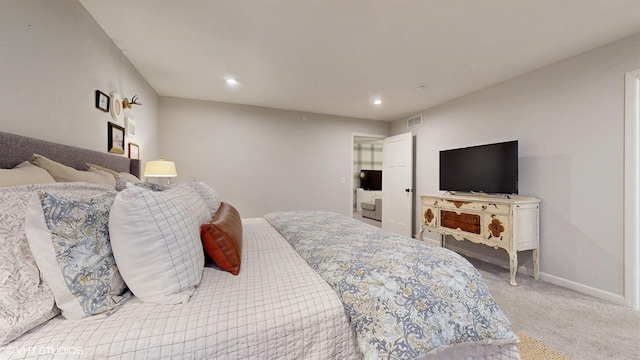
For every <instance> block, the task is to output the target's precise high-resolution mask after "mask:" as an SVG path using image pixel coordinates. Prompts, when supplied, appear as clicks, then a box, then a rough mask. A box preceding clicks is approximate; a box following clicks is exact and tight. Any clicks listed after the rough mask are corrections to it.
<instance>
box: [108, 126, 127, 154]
mask: <svg viewBox="0 0 640 360" xmlns="http://www.w3.org/2000/svg"><path fill="white" fill-rule="evenodd" d="M107 150H109V152H110V153H114V154H124V128H123V127H122V126H119V125H116V124H114V123H112V122H110V123H108V131H107Z"/></svg>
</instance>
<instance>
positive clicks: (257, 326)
mask: <svg viewBox="0 0 640 360" xmlns="http://www.w3.org/2000/svg"><path fill="white" fill-rule="evenodd" d="M34 153H36V154H40V155H43V156H45V157H47V158H50V159H51V160H55V161H57V162H60V163H63V164H67V165H69V166H71V167H73V168H75V169H77V170H86V169H87V165H86V164H87V163H90V164H96V166H97V167H100V166H103V167H105V168H108V169H111V170H113V171H115V172H116V174H118V173H123V172H127V173H130V174H134V175H136V176H139V169H140V164H139V162H138V161H130V160H129V159H126V158H124V157H120V156H115V155H110V154H103V153H99V152H94V151H89V150H83V149H78V148H74V147H69V146H66V145H61V144H53V143H49V142H46V141H41V140H37V139H30V138H26V137H22V136H18V135H13V134H8V133H3V132H0V169H13V168H15V167H16V166H17V165H20V164H21V163H23V161H25V160H29V159H32V156H33V154H34ZM0 176H2V173H0ZM116 178H117V176H116ZM200 184H201V186H204V184H202V183H200ZM116 185H118V184H116ZM128 186H129V188H125V189H124V190H122V189H121V190H122V191H121V192H118V191H116V190H115V188H114V187H113V186H111V185H105V184H87V183H59V182H57V183H47V182H45V183H41V184H24V185H17V186H11V187H6V188H0V211H3V212H4V213H0V251H2V252H5V254H4V260H5V262H8V263H10V262H11V261H13V260H11V257H10V256H7V254H6V249H7V248H10V247H12V246H13V247H15V248H16V249H18V250H14V252H13V254H19V255H16V257H20V256H22V257H23V258H25V259H26V260H25V261H31V262H32V263H33V264H32V265H33V267H38V268H35V270H34V268H31V269H30V270H29V271H26V270H25V271H26V272H24V274H26V275H24V274H23V276H22V277H24V279H22V278H21V277H20V276H18V277H16V276H13V277H12V279H11V280H1V279H0V281H4V283H2V284H3V287H4V289H3V290H1V291H0V307H1V308H0V317H1V318H0V331H3V333H0V343H2V344H3V345H1V346H0V358H8V359H25V358H56V359H57V358H60V359H76V358H81V359H164V358H184V359H214V358H215V359H249V358H251V359H362V358H364V359H377V358H389V359H409V358H416V359H487V360H489V359H496V360H497V359H519V355H518V351H517V348H516V344H517V342H518V339H517V337H516V336H515V334H514V333H513V332H511V330H510V329H509V322H508V320H507V318H506V317H505V315H504V314H503V313H502V311H501V310H500V309H499V307H498V305H497V304H496V303H495V301H494V300H493V298H492V297H491V295H490V294H489V292H488V289H487V287H486V284H484V281H483V280H482V277H481V276H480V274H479V273H478V272H477V271H476V270H475V269H474V268H473V267H472V266H471V265H470V264H469V263H468V262H467V261H466V260H464V259H463V258H462V257H460V256H458V255H457V254H455V253H453V252H450V251H448V250H446V249H442V248H437V247H431V246H429V245H426V244H425V243H423V242H420V241H417V240H413V239H408V238H403V237H401V236H397V235H393V234H389V233H386V232H384V231H381V230H379V229H377V228H375V227H372V226H369V225H367V224H364V223H360V222H357V221H356V220H353V219H350V218H347V217H344V216H341V215H338V214H333V213H326V212H316V211H295V212H278V213H272V214H268V215H265V216H264V217H262V218H251V219H242V220H241V231H242V237H241V262H240V263H241V268H240V270H239V272H238V274H237V276H234V275H232V274H230V273H229V272H228V271H224V266H223V265H220V266H218V265H216V264H213V265H208V266H206V267H203V263H204V258H203V257H202V256H203V255H202V249H193V248H191V249H190V250H189V251H191V252H193V253H194V254H198V255H193V256H191V257H190V258H188V259H185V260H184V261H182V262H181V263H179V264H178V263H176V264H174V265H171V266H170V267H171V268H172V269H173V268H179V267H185V269H186V270H185V271H189V267H190V266H191V267H192V268H194V271H196V270H197V271H198V272H196V274H198V276H197V279H196V280H195V281H196V282H195V283H193V284H196V285H194V286H191V287H189V289H188V291H187V292H188V296H184V294H182V295H183V296H182V297H181V298H180V299H178V300H176V301H174V300H172V299H169V300H167V301H164V300H161V301H155V302H154V301H152V300H153V299H154V294H153V292H152V290H153V289H150V286H148V285H149V284H150V283H152V282H153V281H154V280H155V279H153V277H151V278H149V277H147V278H142V279H133V278H132V277H131V275H129V274H130V272H132V271H136V270H138V271H139V270H140V269H144V266H145V264H142V263H135V262H134V263H133V264H134V266H130V265H128V263H125V260H126V259H125V257H124V255H118V254H122V253H124V252H126V251H129V250H130V249H126V248H123V247H122V245H118V242H116V241H115V240H116V235H117V236H119V231H121V230H120V229H121V228H126V223H125V222H127V221H129V222H131V221H132V218H133V217H135V216H138V213H142V211H139V210H137V211H134V212H132V213H127V212H126V209H125V208H124V205H123V204H125V203H123V202H119V203H118V202H117V200H115V201H114V202H113V203H109V204H111V206H112V207H111V208H110V211H111V212H112V213H113V212H116V211H115V210H114V209H116V208H117V209H118V211H117V212H118V214H122V215H121V216H120V218H116V219H115V220H114V218H113V217H110V222H111V224H110V225H113V224H121V225H120V226H118V229H112V228H111V227H110V229H111V230H112V231H111V236H112V245H111V246H112V247H113V252H114V253H116V255H118V256H116V257H115V262H116V263H117V268H119V270H120V271H121V272H122V276H123V278H124V279H125V280H126V285H129V289H130V290H131V291H129V290H127V289H125V288H126V286H125V287H123V289H121V290H122V291H121V292H120V293H119V295H118V296H112V297H111V301H112V302H115V303H117V304H116V305H114V308H113V309H112V310H109V311H104V312H101V313H97V314H92V315H91V316H82V317H81V318H79V319H73V320H71V319H70V318H74V316H75V315H74V314H77V312H80V313H82V311H83V310H84V311H85V312H86V311H87V308H88V307H87V306H85V307H84V308H82V307H81V308H79V309H78V307H77V304H73V306H75V308H74V307H73V306H72V307H66V306H64V307H63V308H64V309H63V314H60V310H58V306H60V305H62V304H61V303H58V302H57V301H56V300H57V299H58V298H54V297H52V295H51V294H50V293H49V292H47V291H46V290H47V287H48V286H49V287H52V288H55V287H56V286H57V285H56V284H55V281H45V280H44V278H45V275H47V274H48V272H49V271H50V270H49V268H44V267H42V266H40V264H41V263H40V262H38V263H37V265H36V263H35V262H34V261H33V259H31V257H33V258H36V259H39V258H40V257H42V256H43V255H42V253H46V251H45V250H46V249H45V250H42V251H41V250H38V251H34V253H33V254H32V255H29V254H30V252H31V250H32V249H39V248H38V247H35V246H34V245H33V243H32V242H31V241H32V239H31V235H32V231H33V230H29V229H31V225H30V223H29V221H30V220H29V219H30V217H29V216H31V215H28V214H25V213H26V212H28V211H27V210H25V209H27V208H29V209H30V208H31V207H32V206H33V205H34V204H33V203H34V199H36V198H38V196H34V195H33V193H38V194H40V195H39V196H40V198H39V199H40V200H41V201H42V204H44V201H45V200H44V199H45V197H44V195H43V194H46V193H47V191H49V192H51V193H52V194H54V195H55V194H56V192H57V193H59V194H66V193H74V194H78V193H81V192H85V191H86V192H89V193H91V194H92V195H91V196H94V197H97V196H102V195H101V194H110V195H109V196H111V198H116V199H119V200H120V198H122V197H124V195H123V194H124V193H125V192H127V191H129V192H131V191H133V192H136V194H137V193H144V196H155V197H154V199H159V198H160V197H161V196H165V198H162V199H167V197H169V196H172V195H170V193H171V192H179V191H184V192H189V194H192V193H198V192H197V191H192V189H191V188H189V186H188V185H180V184H178V185H176V186H174V187H172V189H170V190H165V191H160V192H154V191H147V189H143V187H138V186H131V185H128ZM191 186H192V188H193V189H196V188H197V184H196V185H193V184H192V185H191ZM116 187H117V186H116ZM175 189H177V190H175ZM196 190H197V189H196ZM161 194H162V195H161ZM175 196H176V198H181V197H184V196H186V195H185V194H184V193H176V195H175ZM27 197H29V200H28V201H27V200H26V199H27ZM16 199H17V200H16ZM10 201H18V202H20V204H22V205H20V206H16V205H15V204H11V205H8V203H9V202H10ZM171 201H173V200H171ZM166 202H167V203H169V200H167V201H166ZM218 202H219V201H218ZM202 204H203V208H206V209H208V210H210V209H211V208H210V204H209V203H208V202H207V201H203V202H202ZM222 204H223V205H222V206H220V204H218V205H217V206H218V207H220V209H218V208H216V211H215V212H216V214H217V213H219V212H221V211H222V210H221V209H222V207H224V206H228V204H227V205H224V202H223V203H222ZM36 205H39V204H38V202H37V201H36ZM161 205H163V204H160V205H159V206H161ZM43 206H44V205H43ZM180 206H181V205H180V204H179V203H173V202H171V206H167V208H162V209H160V210H158V211H157V212H158V213H159V212H163V211H174V212H177V213H178V215H179V214H181V213H185V212H187V211H191V209H190V208H192V207H194V206H193V202H191V203H190V206H189V208H187V207H185V208H184V209H181V208H180ZM228 207H230V208H232V206H228ZM176 209H178V210H176ZM212 213H213V210H212ZM45 214H46V209H45ZM207 214H209V212H207ZM45 217H46V215H45ZM25 218H26V219H27V220H25ZM213 218H214V219H215V218H216V216H215V215H214V216H213ZM25 221H26V222H27V226H25V225H24V222H25ZM118 221H120V223H118ZM142 221H143V220H142V219H138V220H136V224H140V223H141V222H142ZM194 221H196V222H199V221H202V219H198V220H194ZM212 221H213V220H212ZM6 224H13V225H11V226H10V225H6ZM15 224H19V226H18V225H15ZM25 227H26V228H28V229H27V230H25ZM139 227H140V226H136V228H139ZM136 230H139V229H128V230H127V231H136ZM25 231H26V232H29V234H30V238H29V241H30V242H26V241H25V240H24V239H25V238H26V233H25ZM122 231H124V230H122ZM180 231H182V229H179V228H172V230H171V231H170V232H171V234H168V235H167V236H171V235H172V234H178V233H180ZM20 232H23V233H25V235H22V233H20ZM9 233H12V235H11V234H9ZM16 233H20V234H19V236H18V235H16ZM34 236H35V235H34ZM143 236H144V234H141V235H140V236H136V238H137V237H143ZM182 236H183V235H180V236H178V237H177V238H175V239H173V240H172V243H175V242H178V241H177V239H180V238H181V237H182ZM184 236H186V235H184ZM130 238H131V236H130ZM129 240H130V241H131V242H127V246H129V247H133V248H135V247H136V246H138V244H136V243H135V240H131V239H128V241H129ZM198 241H199V239H198ZM29 244H31V246H29ZM143 245H144V244H140V246H143ZM199 246H200V247H202V245H201V244H199ZM205 250H206V249H205ZM149 251H151V250H149ZM24 253H26V254H27V255H24ZM189 254H191V253H189ZM130 255H131V256H132V257H136V256H141V255H140V253H133V254H130ZM121 259H122V260H123V261H122V263H121ZM23 260H24V259H23ZM142 262H144V261H142ZM113 265H114V264H111V267H112V268H114V267H115V266H113ZM154 266H156V267H157V266H158V264H155V265H154ZM135 268H140V269H135ZM196 268H197V269H196ZM22 270H24V269H22ZM3 271H4V272H7V273H8V272H10V271H15V269H11V266H9V265H2V264H0V276H5V277H7V278H10V277H11V276H8V275H6V274H2V272H3ZM145 273H146V274H147V275H149V274H151V275H154V276H156V274H154V273H153V272H150V271H148V270H145ZM125 274H126V276H125ZM161 276H162V271H161V270H158V274H157V277H161ZM47 279H49V278H48V277H47ZM129 279H131V281H129ZM22 280H25V281H27V280H28V281H31V283H32V284H31V285H30V286H31V287H32V288H33V289H35V290H34V291H35V293H37V296H36V295H34V297H37V298H38V301H39V308H41V309H44V310H43V311H42V313H41V314H37V315H38V316H36V317H37V318H38V320H37V321H31V322H28V323H27V321H24V319H22V318H21V317H24V316H22V315H21V314H20V312H19V311H17V310H15V309H20V306H21V305H20V304H16V303H17V302H20V301H24V302H26V301H29V299H23V298H20V299H15V298H16V296H13V298H12V294H7V291H8V290H7V289H8V288H9V287H8V286H6V287H5V285H7V284H9V281H22ZM134 280H135V281H134ZM10 285H11V284H10ZM12 285H15V284H12ZM145 286H146V288H145ZM150 291H151V292H150ZM43 294H44V295H43ZM149 294H151V295H149ZM7 299H13V300H11V301H13V302H14V303H11V304H8V303H7ZM113 299H116V300H113ZM155 299H158V297H155ZM159 302H160V303H159ZM162 302H164V303H162ZM169 302H173V303H169ZM161 303H162V304H161ZM90 310H94V308H93V307H91V309H90ZM74 311H76V313H74ZM98 311H101V310H100V309H98ZM29 315H33V314H31V313H30V314H29ZM12 316H13V318H12ZM16 318H17V319H18V320H16ZM7 319H9V320H7ZM12 326H13V327H14V328H13V330H11V329H10V330H7V329H9V328H11V327H12ZM12 331H13V332H12ZM3 334H4V340H5V341H4V342H2V340H3V337H2V336H3Z"/></svg>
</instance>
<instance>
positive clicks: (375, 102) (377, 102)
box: [373, 99, 382, 105]
mask: <svg viewBox="0 0 640 360" xmlns="http://www.w3.org/2000/svg"><path fill="white" fill-rule="evenodd" d="M373 104H374V105H380V104H382V100H380V99H376V100H373Z"/></svg>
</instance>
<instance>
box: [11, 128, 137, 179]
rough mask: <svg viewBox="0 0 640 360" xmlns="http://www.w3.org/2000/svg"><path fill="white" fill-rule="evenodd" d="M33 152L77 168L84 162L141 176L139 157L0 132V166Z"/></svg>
mask: <svg viewBox="0 0 640 360" xmlns="http://www.w3.org/2000/svg"><path fill="white" fill-rule="evenodd" d="M33 154H40V155H42V156H45V157H48V158H49V159H51V160H54V161H57V162H59V163H62V164H65V165H67V166H71V167H73V168H75V169H78V170H87V167H86V165H85V163H92V164H96V165H100V166H104V167H106V168H109V169H113V170H115V171H117V172H128V173H130V174H133V175H135V176H137V177H138V178H139V177H140V160H136V159H128V158H126V157H124V156H118V155H113V154H109V153H102V152H99V151H94V150H87V149H82V148H78V147H74V146H69V145H62V144H56V143H53V142H49V141H44V140H38V139H33V138H29V137H25V136H20V135H15V134H9V133H5V132H2V131H0V169H10V168H12V167H14V166H16V165H18V164H20V163H21V162H23V161H25V160H30V159H31V155H33Z"/></svg>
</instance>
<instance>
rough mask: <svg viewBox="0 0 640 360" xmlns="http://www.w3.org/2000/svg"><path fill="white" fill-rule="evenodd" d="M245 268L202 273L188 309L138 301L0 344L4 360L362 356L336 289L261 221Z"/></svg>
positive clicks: (249, 239)
mask: <svg viewBox="0 0 640 360" xmlns="http://www.w3.org/2000/svg"><path fill="white" fill-rule="evenodd" d="M243 231H244V236H243V252H242V271H241V272H240V274H239V275H238V276H233V275H231V274H229V273H227V272H224V271H220V270H219V269H215V268H205V271H204V275H203V279H202V283H201V284H200V285H199V286H198V288H197V290H196V292H195V293H194V295H193V297H192V298H191V299H190V300H189V302H188V303H186V304H177V305H156V304H151V303H143V302H141V301H140V300H139V299H137V298H134V299H133V300H131V301H129V302H128V303H127V304H125V305H124V306H123V308H122V309H121V310H119V311H117V312H116V313H114V314H113V315H111V316H109V317H104V318H96V317H92V318H88V319H85V320H78V321H71V320H66V319H64V318H62V317H61V316H58V317H56V318H54V319H52V320H50V321H49V322H47V323H45V324H43V325H41V326H39V327H37V328H35V329H33V330H31V331H30V332H28V333H26V334H24V335H23V336H21V337H19V338H18V339H16V340H15V341H13V342H12V343H9V344H8V345H6V346H3V347H0V358H3V359H25V358H43V357H44V358H54V359H168V358H180V359H250V358H251V359H359V358H361V357H362V355H361V354H360V352H359V351H358V347H357V344H356V335H355V331H354V330H353V329H352V327H351V326H350V324H349V320H348V319H347V316H346V314H345V311H344V307H343V305H342V303H341V302H340V300H339V299H338V297H337V294H336V293H335V292H334V291H333V290H332V289H331V287H330V286H329V285H328V284H327V283H326V282H325V281H324V280H323V279H322V278H321V277H320V276H319V275H318V274H317V273H316V272H315V271H314V270H313V269H312V268H311V267H309V265H308V264H307V263H306V262H305V261H304V260H303V259H302V258H301V257H300V256H299V255H298V253H297V252H296V251H295V250H294V249H293V248H292V247H291V246H290V245H289V244H288V242H287V241H286V240H285V239H284V238H283V237H282V236H281V235H280V234H279V233H278V232H277V231H276V230H275V229H274V228H273V227H272V226H271V225H269V224H268V223H267V222H266V221H265V220H264V219H261V218H256V219H243Z"/></svg>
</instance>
